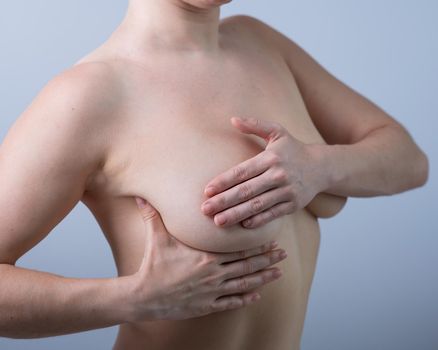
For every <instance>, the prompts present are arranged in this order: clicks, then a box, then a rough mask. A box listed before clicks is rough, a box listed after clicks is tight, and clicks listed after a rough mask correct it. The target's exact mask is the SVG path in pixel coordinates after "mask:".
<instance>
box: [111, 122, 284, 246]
mask: <svg viewBox="0 0 438 350" xmlns="http://www.w3.org/2000/svg"><path fill="white" fill-rule="evenodd" d="M231 128H232V126H231V125H230V127H229V128H227V129H225V128H224V129H225V130H220V128H215V129H214V132H213V133H208V132H205V131H203V132H199V131H196V130H194V128H190V129H189V128H185V127H181V128H179V129H178V130H174V131H173V132H172V131H171V132H170V133H167V134H166V136H165V140H164V134H163V138H159V137H156V136H157V134H155V136H154V137H152V138H149V139H147V137H146V138H145V136H144V135H143V136H141V137H140V136H139V138H138V139H136V141H133V142H132V143H131V145H130V146H129V147H128V148H126V150H127V151H126V152H124V155H123V158H124V159H125V161H124V163H123V164H124V166H123V167H121V168H119V172H118V175H117V181H115V182H114V181H113V185H114V186H115V187H116V188H117V191H118V192H119V195H123V196H140V197H143V198H145V199H146V200H148V201H149V202H150V204H151V205H152V206H154V207H155V208H156V209H157V210H158V211H159V212H160V215H161V217H162V219H163V222H164V224H165V226H166V228H167V230H168V231H169V233H170V234H172V235H173V236H174V237H175V238H177V239H178V240H180V241H182V242H183V243H185V244H187V245H189V246H191V247H193V248H196V249H200V250H205V251H212V252H232V251H238V250H243V249H250V248H253V247H257V246H260V245H262V244H264V243H266V242H268V241H270V240H273V239H277V238H278V236H279V235H280V233H281V231H282V230H283V226H284V224H285V222H286V220H285V217H283V218H282V217H280V218H278V219H276V220H274V221H271V222H269V223H267V224H265V225H264V226H262V227H259V228H255V229H246V228H244V227H242V226H241V225H240V224H236V225H233V226H231V227H227V228H221V227H218V226H216V224H215V223H214V221H213V217H211V216H206V215H204V214H203V213H202V211H201V205H202V203H203V202H204V201H205V200H206V199H207V197H206V196H205V195H204V194H203V190H204V187H205V185H206V184H207V183H208V182H209V181H210V180H211V179H213V178H214V177H215V176H217V175H218V174H220V173H222V172H223V171H225V170H227V169H229V168H231V167H232V166H234V165H236V164H238V163H240V162H242V161H244V160H246V159H249V158H251V157H253V156H255V155H256V154H257V153H259V152H261V151H262V150H263V145H261V144H260V143H257V142H256V141H255V139H254V138H251V137H249V135H242V134H240V133H239V132H238V131H235V130H232V129H231ZM156 131H157V130H156ZM131 140H134V139H132V138H131ZM159 140H161V142H160V141H159ZM120 157H122V156H120ZM117 159H120V158H119V157H117ZM113 180H114V177H113ZM288 223H289V225H290V220H288Z"/></svg>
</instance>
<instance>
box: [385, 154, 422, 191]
mask: <svg viewBox="0 0 438 350" xmlns="http://www.w3.org/2000/svg"><path fill="white" fill-rule="evenodd" d="M403 161H404V162H405V164H406V167H405V171H404V174H402V176H398V179H399V180H398V181H397V180H396V179H392V181H391V183H392V186H389V185H388V188H390V189H391V190H390V191H389V192H387V193H386V194H387V195H394V194H398V193H401V192H404V191H408V190H412V189H415V188H419V187H422V186H424V185H425V184H426V183H427V181H428V178H429V159H428V158H427V155H426V154H425V153H424V152H423V151H422V150H420V149H419V150H418V151H417V152H415V155H414V156H412V157H411V158H407V159H406V160H403Z"/></svg>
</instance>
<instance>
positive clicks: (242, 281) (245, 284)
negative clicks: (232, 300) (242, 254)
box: [237, 278, 249, 292]
mask: <svg viewBox="0 0 438 350" xmlns="http://www.w3.org/2000/svg"><path fill="white" fill-rule="evenodd" d="M248 288H249V284H248V281H247V280H246V279H245V278H241V279H240V280H239V281H238V287H237V289H238V290H239V291H241V292H243V291H245V290H247V289H248Z"/></svg>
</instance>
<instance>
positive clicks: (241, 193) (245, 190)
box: [237, 184, 252, 200]
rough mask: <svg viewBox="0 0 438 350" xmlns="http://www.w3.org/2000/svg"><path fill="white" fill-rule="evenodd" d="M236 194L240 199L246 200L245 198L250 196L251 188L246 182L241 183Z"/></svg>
mask: <svg viewBox="0 0 438 350" xmlns="http://www.w3.org/2000/svg"><path fill="white" fill-rule="evenodd" d="M237 195H238V197H239V199H240V200H247V199H249V198H251V197H252V190H251V188H250V186H248V185H246V184H242V185H240V186H239V189H238V192H237Z"/></svg>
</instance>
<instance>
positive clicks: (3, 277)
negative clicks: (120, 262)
mask: <svg viewBox="0 0 438 350" xmlns="http://www.w3.org/2000/svg"><path fill="white" fill-rule="evenodd" d="M126 278H128V277H120V278H102V279H79V278H65V277H61V276H58V275H54V274H50V273H46V272H40V271H34V270H28V269H23V268H20V267H15V266H12V265H0V310H1V312H0V336H3V337H9V338H40V337H48V336H56V335H63V334H69V333H76V332H81V331H87V330H92V329H98V328H104V327H109V326H113V325H117V324H120V323H123V322H126V321H127V318H128V315H129V312H130V310H128V307H129V306H128V305H129V304H128V303H127V302H126V296H127V295H128V293H127V291H126V290H123V289H125V288H123V287H124V286H125V284H122V282H124V280H123V279H126Z"/></svg>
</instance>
